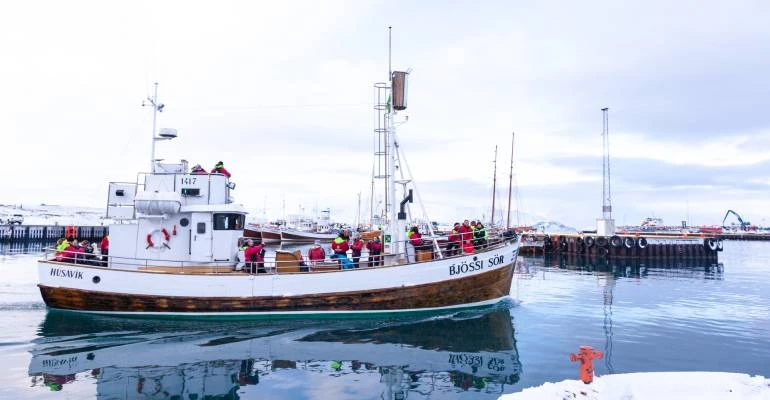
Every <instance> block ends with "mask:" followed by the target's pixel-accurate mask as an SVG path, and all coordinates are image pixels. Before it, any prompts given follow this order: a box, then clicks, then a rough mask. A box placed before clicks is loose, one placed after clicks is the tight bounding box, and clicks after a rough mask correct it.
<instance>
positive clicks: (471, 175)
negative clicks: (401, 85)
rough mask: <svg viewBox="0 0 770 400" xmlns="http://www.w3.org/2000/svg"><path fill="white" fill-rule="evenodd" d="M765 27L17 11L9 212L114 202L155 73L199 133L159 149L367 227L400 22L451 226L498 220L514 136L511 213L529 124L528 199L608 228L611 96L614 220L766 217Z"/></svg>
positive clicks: (368, 11)
mask: <svg viewBox="0 0 770 400" xmlns="http://www.w3.org/2000/svg"><path fill="white" fill-rule="evenodd" d="M768 21H770V4H768V3H767V2H761V1H756V2H753V1H735V2H723V1H722V2H716V1H715V2H709V1H677V2H669V1H644V2H641V1H640V2H635V3H626V2H593V1H582V2H547V1H499V2H498V1H454V2H452V1H420V2H414V1H404V2H400V1H389V2H385V1H331V0H329V1H322V2H319V1H307V2H300V1H286V2H268V1H243V2H226V1H216V2H206V3H204V2H191V1H179V2H167V1H133V2H121V3H118V2H103V1H94V2H73V1H68V2H60V1H50V2H48V1H46V2H44V1H27V2H6V3H3V5H2V6H0V54H2V58H0V59H1V60H2V62H0V88H1V89H2V96H0V138H2V149H3V150H2V160H3V168H2V170H1V171H0V190H1V191H0V203H5V204H9V203H15V204H20V203H21V204H39V203H48V204H65V205H78V206H94V207H104V206H105V203H106V191H107V183H108V182H109V181H133V180H135V179H136V173H137V172H138V171H146V170H147V169H148V168H149V159H150V132H151V122H152V115H151V111H150V109H149V108H143V107H141V103H142V100H143V99H144V98H146V97H147V96H148V95H149V94H150V93H151V91H152V83H153V82H156V81H157V82H159V83H160V86H159V90H160V100H161V102H163V103H165V104H166V108H165V111H164V112H163V113H162V114H161V115H160V120H159V128H160V127H173V128H176V129H178V131H179V138H177V139H176V140H174V141H171V142H160V143H158V145H157V149H156V157H159V158H165V159H167V160H178V159H180V158H184V159H186V160H189V161H190V163H191V164H195V163H201V164H202V165H203V166H204V167H206V168H211V167H213V165H214V163H216V162H217V161H220V160H221V161H224V162H225V166H226V167H227V168H228V169H229V170H230V172H232V173H233V179H234V181H235V182H236V183H237V185H238V186H237V188H236V191H235V194H236V196H237V197H236V199H237V201H238V202H242V203H244V205H245V206H246V207H247V208H248V209H250V210H252V211H253V213H254V215H255V216H261V215H262V213H263V212H264V213H265V214H266V215H267V216H268V217H274V218H275V217H280V216H281V214H282V213H283V210H284V204H285V210H286V211H285V212H286V213H296V212H298V211H299V210H300V207H302V208H304V211H305V212H306V213H313V212H314V211H313V210H314V209H316V208H326V207H329V208H331V209H332V214H333V217H334V218H335V219H343V220H348V221H350V222H352V221H353V220H354V219H355V216H356V210H357V206H358V193H359V192H360V193H361V202H362V209H363V210H362V214H367V213H368V204H369V191H370V181H371V169H372V158H373V150H372V135H373V134H372V129H373V119H374V118H373V115H374V114H373V110H372V99H373V88H372V86H373V84H374V83H375V82H378V81H383V80H385V79H387V70H388V69H387V67H388V65H387V60H388V58H387V27H388V26H389V25H390V26H393V67H394V69H411V70H412V73H411V76H410V81H409V108H408V110H406V112H405V114H408V116H409V121H408V122H407V123H405V124H403V125H402V126H401V127H400V128H399V136H400V139H401V143H402V148H403V150H404V154H405V156H406V159H407V161H408V162H409V164H410V167H411V170H412V172H413V174H414V177H415V179H416V182H417V184H418V189H419V190H420V194H421V195H422V198H423V200H424V202H425V206H426V209H427V212H428V216H429V217H430V218H431V219H433V220H440V221H444V222H453V221H454V220H460V219H463V218H468V217H471V218H473V217H481V216H482V215H486V216H488V215H489V213H490V211H489V210H490V208H491V197H492V196H491V192H492V175H493V173H492V172H493V157H494V147H495V145H498V146H499V154H498V184H499V185H498V192H499V196H498V203H497V204H498V205H499V204H500V203H501V202H502V203H503V205H505V204H506V203H507V191H508V188H507V187H508V172H509V167H510V157H511V154H510V146H511V132H513V131H515V132H516V149H515V186H516V188H517V189H518V201H517V200H516V199H514V201H513V203H514V207H515V205H516V204H517V203H518V204H519V206H520V209H521V210H522V211H525V212H526V213H528V214H529V215H534V216H542V217H547V218H551V219H556V220H559V221H561V222H564V223H566V224H569V225H572V226H577V227H581V228H590V227H592V226H595V223H594V219H595V218H597V217H600V216H601V200H602V181H601V179H602V168H601V166H602V164H601V130H602V115H601V111H600V110H601V108H602V107H609V108H610V116H609V127H610V147H611V153H612V161H611V162H612V165H611V168H612V169H611V172H612V198H613V208H614V211H615V212H614V217H615V219H616V221H617V223H618V224H638V223H639V222H641V220H642V219H643V218H644V217H648V216H656V217H661V218H663V219H664V221H665V222H666V223H667V224H672V225H676V224H679V223H681V221H682V220H684V219H686V218H688V217H689V219H690V221H691V223H692V224H696V225H698V224H719V223H721V222H722V217H723V216H724V214H725V212H726V211H727V210H728V209H733V210H735V211H737V212H738V213H740V214H741V215H742V216H743V217H744V219H746V220H750V221H752V222H754V223H756V224H764V225H770V210H768V202H767V199H768V186H769V185H770V176H768V173H767V172H766V171H767V170H768V167H769V166H770V122H768V115H769V113H768V110H770V107H769V106H770V96H769V94H770V74H768V71H770V51H769V50H770V48H768V47H770V24H768ZM531 218H534V217H531ZM520 222H521V223H532V222H534V221H531V220H530V221H526V220H524V221H520Z"/></svg>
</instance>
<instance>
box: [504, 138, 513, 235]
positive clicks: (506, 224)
mask: <svg viewBox="0 0 770 400" xmlns="http://www.w3.org/2000/svg"><path fill="white" fill-rule="evenodd" d="M515 138H516V132H512V133H511V172H510V174H508V220H507V221H506V222H505V229H506V230H508V229H510V228H511V188H512V187H513V142H514V139H515Z"/></svg>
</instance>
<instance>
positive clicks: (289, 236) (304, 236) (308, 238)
mask: <svg viewBox="0 0 770 400" xmlns="http://www.w3.org/2000/svg"><path fill="white" fill-rule="evenodd" d="M336 237H337V235H336V234H334V233H315V232H302V231H294V230H285V231H281V242H294V243H313V242H314V241H316V240H323V241H331V240H334V238H336Z"/></svg>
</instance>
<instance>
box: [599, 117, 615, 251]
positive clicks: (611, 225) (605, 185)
mask: <svg viewBox="0 0 770 400" xmlns="http://www.w3.org/2000/svg"><path fill="white" fill-rule="evenodd" d="M609 110H610V109H609V108H607V107H604V108H602V218H601V219H599V220H597V226H596V233H597V234H599V235H602V236H610V235H614V234H615V221H614V220H613V219H612V194H611V191H610V137H609V135H610V132H609Z"/></svg>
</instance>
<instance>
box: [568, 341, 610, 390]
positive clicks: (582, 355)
mask: <svg viewBox="0 0 770 400" xmlns="http://www.w3.org/2000/svg"><path fill="white" fill-rule="evenodd" d="M602 356H603V354H602V352H601V351H594V349H593V347H591V346H580V352H579V353H578V354H570V355H569V359H570V361H573V362H574V361H578V360H579V361H580V380H581V381H583V383H586V384H588V383H591V382H593V381H594V360H598V359H600V358H602Z"/></svg>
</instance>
